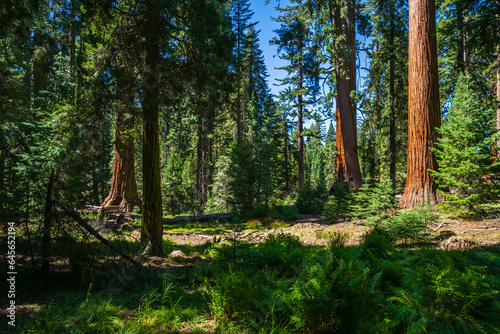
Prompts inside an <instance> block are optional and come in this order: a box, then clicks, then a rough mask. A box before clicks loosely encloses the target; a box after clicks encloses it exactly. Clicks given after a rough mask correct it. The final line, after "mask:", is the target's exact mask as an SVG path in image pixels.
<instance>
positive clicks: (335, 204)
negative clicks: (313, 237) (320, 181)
mask: <svg viewBox="0 0 500 334" xmlns="http://www.w3.org/2000/svg"><path fill="white" fill-rule="evenodd" d="M330 190H331V191H330V194H331V195H330V196H329V197H328V199H327V200H326V203H325V205H324V207H323V211H322V215H323V216H324V217H325V220H326V221H328V222H335V221H337V218H338V215H349V210H350V205H351V199H352V190H351V188H349V187H347V186H345V185H333V186H332V188H331V189H330Z"/></svg>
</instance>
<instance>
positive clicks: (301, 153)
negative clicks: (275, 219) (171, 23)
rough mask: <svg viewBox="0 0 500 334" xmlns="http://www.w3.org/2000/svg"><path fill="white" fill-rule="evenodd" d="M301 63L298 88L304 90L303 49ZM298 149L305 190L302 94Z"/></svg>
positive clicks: (299, 98)
mask: <svg viewBox="0 0 500 334" xmlns="http://www.w3.org/2000/svg"><path fill="white" fill-rule="evenodd" d="M299 57H300V64H299V83H298V87H297V88H298V90H299V91H301V90H302V85H303V80H304V76H303V68H302V67H303V60H302V50H301V51H299ZM297 100H298V101H297V102H298V106H297V118H298V119H297V128H298V133H297V150H298V151H299V161H298V162H299V190H304V187H305V177H304V136H303V135H302V131H303V119H302V118H303V102H302V94H299V95H298V96H297Z"/></svg>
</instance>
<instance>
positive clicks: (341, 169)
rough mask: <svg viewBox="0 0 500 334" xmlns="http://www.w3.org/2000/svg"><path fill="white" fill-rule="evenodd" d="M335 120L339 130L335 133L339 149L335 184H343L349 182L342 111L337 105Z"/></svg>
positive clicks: (336, 159) (336, 158) (336, 160)
mask: <svg viewBox="0 0 500 334" xmlns="http://www.w3.org/2000/svg"><path fill="white" fill-rule="evenodd" d="M335 120H336V124H337V128H336V131H335V139H336V140H335V143H336V149H337V155H336V157H335V178H334V183H342V182H345V181H347V179H348V177H347V167H346V165H345V154H344V140H343V139H342V130H341V128H342V124H341V121H340V109H339V104H338V103H337V110H336V113H335Z"/></svg>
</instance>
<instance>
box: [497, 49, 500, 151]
mask: <svg viewBox="0 0 500 334" xmlns="http://www.w3.org/2000/svg"><path fill="white" fill-rule="evenodd" d="M497 131H500V46H498V47H497ZM497 146H499V147H500V139H499V140H498V141H497ZM497 159H500V150H499V151H498V153H497Z"/></svg>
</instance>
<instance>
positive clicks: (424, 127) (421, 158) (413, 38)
mask: <svg viewBox="0 0 500 334" xmlns="http://www.w3.org/2000/svg"><path fill="white" fill-rule="evenodd" d="M409 15H410V23H409V50H408V53H409V69H408V73H409V77H408V90H409V96H408V160H407V161H408V164H407V178H406V186H405V192H404V195H403V197H402V198H401V202H400V207H402V208H412V207H413V206H415V205H416V204H418V203H422V202H424V201H427V202H429V203H436V202H437V201H438V197H437V194H436V189H437V186H436V183H435V181H434V178H433V177H432V175H431V173H430V172H429V170H430V169H432V170H437V168H438V165H437V161H436V157H435V155H434V154H433V153H432V152H431V151H430V150H429V148H431V147H434V146H435V142H436V138H437V132H436V128H437V127H439V125H440V124H441V114H440V110H441V108H440V102H439V85H438V84H439V82H438V65H437V42H436V13H435V7H434V1H433V0H410V4H409Z"/></svg>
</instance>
